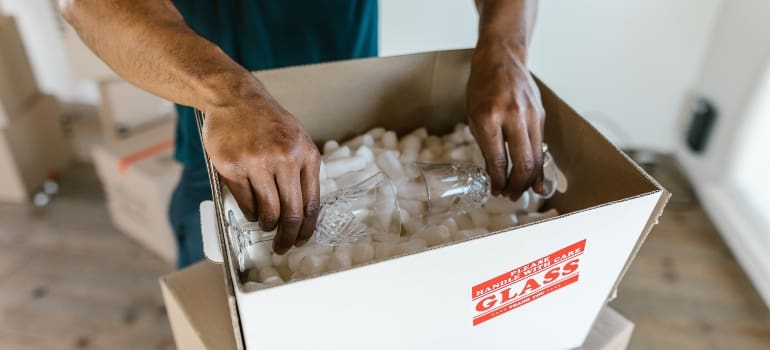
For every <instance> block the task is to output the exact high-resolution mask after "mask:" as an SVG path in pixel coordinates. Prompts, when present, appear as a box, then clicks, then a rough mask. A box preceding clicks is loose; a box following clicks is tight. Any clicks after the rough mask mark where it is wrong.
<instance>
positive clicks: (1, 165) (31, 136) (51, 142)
mask: <svg viewBox="0 0 770 350" xmlns="http://www.w3.org/2000/svg"><path fill="white" fill-rule="evenodd" d="M60 115H61V109H60V106H59V103H58V102H57V101H56V99H55V98H54V97H53V96H50V95H38V96H37V98H35V99H33V101H32V102H31V103H30V105H29V106H27V108H26V109H25V110H24V111H23V112H21V113H20V115H19V117H18V118H14V119H12V120H11V121H10V123H9V124H8V125H7V126H6V128H5V129H0V201H4V202H13V203H29V202H30V199H31V197H32V194H33V193H34V192H35V191H38V190H40V189H41V187H42V185H43V182H45V180H47V179H55V178H56V177H57V176H58V174H59V173H60V172H61V170H62V169H63V168H64V167H66V166H67V165H69V163H70V161H71V160H72V149H71V148H70V144H69V142H67V140H66V139H65V138H64V134H63V132H62V129H61V123H60Z"/></svg>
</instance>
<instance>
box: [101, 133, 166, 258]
mask: <svg viewBox="0 0 770 350" xmlns="http://www.w3.org/2000/svg"><path fill="white" fill-rule="evenodd" d="M174 125H175V123H174V120H167V121H166V122H165V123H163V124H160V125H157V126H155V127H153V128H152V129H149V130H145V131H143V132H141V133H137V134H135V135H132V136H131V137H128V138H126V139H124V140H120V141H118V142H115V143H110V144H105V145H97V146H95V148H94V149H93V159H94V164H95V166H96V170H97V173H98V175H99V178H100V179H101V181H102V184H103V186H104V190H105V193H106V196H107V208H108V210H109V213H110V217H111V219H112V222H113V224H114V225H115V226H116V227H117V228H118V229H119V230H120V231H122V232H123V233H124V234H126V235H127V236H129V237H131V238H132V239H134V240H135V241H137V242H139V243H140V244H142V245H144V246H145V247H147V248H148V249H149V250H150V251H152V252H153V253H155V254H156V255H158V256H159V257H161V258H163V259H164V260H166V261H167V262H169V263H171V264H176V261H177V254H178V253H177V244H176V239H175V237H174V233H173V231H172V229H171V225H170V223H169V221H168V204H169V202H170V200H171V194H172V193H173V190H174V188H175V187H176V184H177V181H178V180H179V176H180V174H181V165H179V164H178V163H177V162H176V161H175V160H174V158H173V150H174V142H173V141H174Z"/></svg>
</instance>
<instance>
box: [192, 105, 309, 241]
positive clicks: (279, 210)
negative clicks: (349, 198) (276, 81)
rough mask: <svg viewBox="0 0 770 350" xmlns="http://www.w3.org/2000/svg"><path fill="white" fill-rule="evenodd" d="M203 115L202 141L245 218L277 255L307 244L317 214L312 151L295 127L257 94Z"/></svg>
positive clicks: (279, 109)
mask: <svg viewBox="0 0 770 350" xmlns="http://www.w3.org/2000/svg"><path fill="white" fill-rule="evenodd" d="M205 112H206V122H205V124H204V127H203V142H204V145H205V146H206V150H207V152H208V154H209V157H210V158H211V161H212V163H214V166H215V167H216V168H217V171H218V172H219V174H220V177H221V178H222V181H223V182H224V183H225V184H226V185H227V187H228V188H229V189H230V192H232V194H233V197H235V200H236V201H237V202H238V206H240V208H241V210H242V211H243V214H244V215H245V217H246V218H247V219H248V220H250V221H258V222H259V226H260V228H261V229H262V230H264V231H266V232H270V231H272V230H274V229H275V228H276V226H278V234H277V236H276V238H275V240H274V241H273V250H274V251H275V252H276V253H279V254H283V253H285V252H286V251H288V250H289V249H290V248H291V247H292V246H295V245H296V246H302V245H304V244H305V243H307V242H308V241H309V240H310V238H311V236H312V234H313V231H314V230H315V225H316V219H317V217H318V210H319V197H320V195H319V182H318V171H319V166H320V161H321V157H320V154H319V152H318V149H317V148H316V146H315V145H314V144H313V142H312V140H311V139H310V137H309V136H308V135H307V134H306V133H305V130H304V129H303V128H302V126H301V125H300V124H299V122H298V121H297V120H296V119H295V118H294V117H293V116H292V115H291V114H289V113H288V112H287V111H286V110H284V109H283V108H282V107H281V106H279V105H278V104H277V103H276V102H275V101H274V100H272V99H271V98H269V97H263V95H262V96H260V95H257V96H254V97H253V98H240V99H237V100H235V101H234V104H226V105H222V106H216V107H211V108H209V109H208V110H206V111H205Z"/></svg>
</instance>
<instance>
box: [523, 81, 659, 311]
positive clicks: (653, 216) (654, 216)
mask: <svg viewBox="0 0 770 350" xmlns="http://www.w3.org/2000/svg"><path fill="white" fill-rule="evenodd" d="M533 76H534V74H533ZM534 78H535V80H536V81H537V84H538V87H539V88H540V90H541V93H542V94H549V95H551V97H552V98H555V99H556V100H557V101H559V102H561V103H563V104H564V105H565V106H566V107H567V108H569V109H570V110H571V111H572V112H573V113H575V114H576V115H580V114H579V113H577V112H576V111H575V110H574V108H572V106H571V105H570V104H569V103H567V102H566V101H564V100H562V99H561V98H560V97H559V96H558V95H557V94H556V93H555V92H554V91H553V90H551V88H549V87H548V86H546V85H545V84H544V83H543V82H542V81H541V80H540V79H539V78H538V77H537V76H534ZM581 118H582V117H581ZM583 120H584V121H585V122H586V123H587V124H588V126H589V127H590V128H592V129H594V130H595V131H596V132H597V134H598V135H599V136H600V137H601V138H602V139H603V140H604V142H605V143H606V144H607V146H609V147H610V148H611V149H612V150H614V151H615V152H617V153H619V154H620V155H622V156H623V158H624V159H625V160H626V162H628V164H629V165H631V166H632V167H634V168H635V169H636V170H637V171H638V172H639V173H640V174H642V175H643V176H644V177H645V178H646V179H647V181H649V182H650V183H651V184H652V185H653V186H654V187H655V188H657V189H658V191H656V192H660V197H659V198H658V202H657V204H656V205H655V207H654V208H653V210H652V212H651V213H650V217H649V219H647V223H646V224H645V226H644V228H643V229H642V232H641V235H640V236H639V239H638V240H637V241H636V244H635V245H634V248H633V249H632V250H631V254H630V255H629V256H628V259H627V260H626V263H625V264H624V266H623V269H622V270H621V272H620V275H618V278H617V279H616V280H615V283H614V284H613V286H612V289H610V292H609V294H608V295H607V297H606V299H607V301H609V300H611V298H612V297H613V296H614V295H615V294H616V291H617V289H618V286H619V285H620V283H621V282H622V281H623V277H625V275H626V273H627V272H628V269H629V268H630V267H631V264H632V263H633V261H634V259H635V258H636V255H637V254H638V253H639V250H640V249H641V248H642V245H643V244H644V242H645V240H646V239H647V236H649V234H650V232H651V231H652V228H653V227H654V226H655V225H656V224H657V223H658V220H659V219H660V217H661V215H663V209H664V208H665V207H666V204H667V203H668V201H669V199H671V193H670V192H668V190H666V189H665V188H664V187H663V186H662V185H661V184H660V183H658V181H657V180H655V179H654V178H653V177H652V176H650V174H648V173H647V172H646V171H644V169H642V167H641V166H639V164H637V163H636V162H634V161H633V160H632V159H631V157H629V156H628V154H626V153H625V152H623V151H622V150H621V149H620V148H618V147H617V146H616V145H615V144H613V143H612V142H610V141H609V139H607V137H605V136H604V135H603V134H602V133H601V132H599V131H598V130H597V129H596V127H594V125H593V124H591V122H589V121H588V120H586V119H585V118H583ZM653 193H654V192H653ZM649 194H650V193H647V194H642V195H639V196H635V197H633V198H636V197H640V196H645V195H649ZM629 199H632V198H626V199H623V200H621V201H625V200H629ZM616 202H620V201H614V202H611V203H606V204H604V205H611V204H613V203H616ZM604 205H602V206H604ZM589 209H590V208H589ZM586 210H588V209H586ZM559 217H561V215H560V216H559ZM599 316H600V315H596V318H595V319H594V322H593V324H595V323H596V321H597V319H598V318H599Z"/></svg>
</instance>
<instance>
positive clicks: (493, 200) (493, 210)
mask: <svg viewBox="0 0 770 350" xmlns="http://www.w3.org/2000/svg"><path fill="white" fill-rule="evenodd" d="M528 207H529V192H524V193H522V195H521V198H519V200H517V201H515V202H514V201H512V200H510V199H509V198H507V197H489V198H488V199H487V202H486V203H484V209H486V211H487V212H488V213H489V214H506V213H516V212H518V211H520V210H527V209H528Z"/></svg>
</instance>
